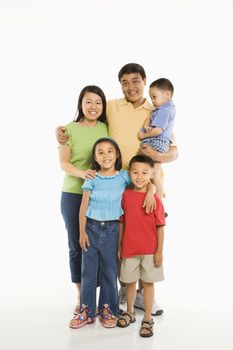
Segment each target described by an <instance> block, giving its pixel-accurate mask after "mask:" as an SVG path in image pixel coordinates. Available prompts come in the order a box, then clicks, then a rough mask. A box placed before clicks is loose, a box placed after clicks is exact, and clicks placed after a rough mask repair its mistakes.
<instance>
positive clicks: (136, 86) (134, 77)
mask: <svg viewBox="0 0 233 350" xmlns="http://www.w3.org/2000/svg"><path fill="white" fill-rule="evenodd" d="M120 83H121V88H122V92H123V94H124V96H125V98H126V100H127V101H129V102H131V103H132V104H133V106H134V107H135V108H137V107H139V106H140V105H141V104H143V102H144V99H145V98H144V97H143V92H144V86H145V85H146V79H142V77H141V75H140V74H139V73H132V74H124V75H123V76H122V77H121V81H120Z"/></svg>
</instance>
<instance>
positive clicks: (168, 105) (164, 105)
mask: <svg viewBox="0 0 233 350" xmlns="http://www.w3.org/2000/svg"><path fill="white" fill-rule="evenodd" d="M172 106H174V105H173V101H172V100H170V101H168V102H166V103H164V104H163V105H162V106H160V107H158V108H157V109H163V108H166V107H172Z"/></svg>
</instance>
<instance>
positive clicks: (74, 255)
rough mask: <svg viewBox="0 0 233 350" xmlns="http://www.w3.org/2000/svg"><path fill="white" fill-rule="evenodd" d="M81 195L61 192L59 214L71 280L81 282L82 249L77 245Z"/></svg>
mask: <svg viewBox="0 0 233 350" xmlns="http://www.w3.org/2000/svg"><path fill="white" fill-rule="evenodd" d="M81 201H82V195H81V194H76V193H68V192H62V194H61V213H62V216H63V219H64V222H65V226H66V230H67V233H68V245H69V260H70V272H71V280H72V282H74V283H80V282H81V261H82V249H81V247H80V245H79V209H80V206H81Z"/></svg>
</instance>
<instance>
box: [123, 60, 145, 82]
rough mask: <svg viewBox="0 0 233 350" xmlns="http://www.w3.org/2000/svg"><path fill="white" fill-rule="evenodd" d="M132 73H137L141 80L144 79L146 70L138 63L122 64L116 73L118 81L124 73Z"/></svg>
mask: <svg viewBox="0 0 233 350" xmlns="http://www.w3.org/2000/svg"><path fill="white" fill-rule="evenodd" d="M132 73H139V74H140V75H141V77H142V79H143V80H144V79H146V72H145V70H144V68H143V67H142V66H140V64H137V63H128V64H126V65H125V66H123V67H122V68H121V70H120V71H119V73H118V79H119V82H120V81H121V78H122V76H123V75H124V74H132Z"/></svg>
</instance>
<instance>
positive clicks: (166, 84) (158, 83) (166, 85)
mask: <svg viewBox="0 0 233 350" xmlns="http://www.w3.org/2000/svg"><path fill="white" fill-rule="evenodd" d="M152 87H157V88H158V89H160V90H168V91H170V92H171V95H173V93H174V86H173V85H172V83H171V82H170V80H168V79H166V78H160V79H157V80H155V81H153V82H152V83H151V84H150V88H152Z"/></svg>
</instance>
